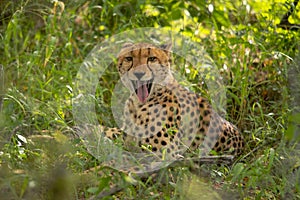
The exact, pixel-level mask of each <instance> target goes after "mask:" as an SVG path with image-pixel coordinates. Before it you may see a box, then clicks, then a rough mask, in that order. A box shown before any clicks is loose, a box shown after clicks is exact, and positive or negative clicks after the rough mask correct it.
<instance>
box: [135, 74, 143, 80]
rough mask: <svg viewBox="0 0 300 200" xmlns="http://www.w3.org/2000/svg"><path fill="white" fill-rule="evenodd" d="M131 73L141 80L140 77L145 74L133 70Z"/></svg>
mask: <svg viewBox="0 0 300 200" xmlns="http://www.w3.org/2000/svg"><path fill="white" fill-rule="evenodd" d="M133 74H134V75H135V76H136V77H137V78H138V80H141V78H142V77H143V76H144V75H145V72H134V73H133Z"/></svg>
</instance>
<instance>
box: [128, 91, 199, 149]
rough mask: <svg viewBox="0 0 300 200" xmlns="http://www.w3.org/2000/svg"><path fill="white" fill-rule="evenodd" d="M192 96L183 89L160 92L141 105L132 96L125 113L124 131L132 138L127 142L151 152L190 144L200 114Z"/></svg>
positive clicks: (197, 125) (194, 97) (197, 126)
mask: <svg viewBox="0 0 300 200" xmlns="http://www.w3.org/2000/svg"><path fill="white" fill-rule="evenodd" d="M191 94H193V93H190V92H188V91H187V90H185V89H182V88H178V89H175V90H172V91H171V90H168V89H165V90H164V89H162V90H159V91H156V92H153V94H152V96H151V97H150V98H149V99H148V100H147V102H146V103H144V104H142V103H140V102H138V101H136V99H135V97H134V96H131V97H130V98H129V100H128V101H127V103H126V108H125V112H124V114H125V126H124V130H125V132H126V133H127V135H131V136H133V137H129V138H130V139H128V140H129V141H131V142H135V143H137V144H138V145H139V146H142V145H146V146H147V145H151V150H152V151H154V152H155V151H162V149H166V151H167V152H171V151H174V150H178V149H180V148H179V146H180V144H183V143H190V142H191V141H192V139H193V138H194V136H195V134H196V132H197V131H198V128H199V113H200V111H199V107H198V106H197V103H196V102H197V101H196V96H195V95H194V96H193V95H191ZM193 100H194V102H193Z"/></svg>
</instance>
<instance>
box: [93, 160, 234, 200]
mask: <svg viewBox="0 0 300 200" xmlns="http://www.w3.org/2000/svg"><path fill="white" fill-rule="evenodd" d="M233 160H234V156H232V155H222V156H202V157H200V158H196V157H195V158H182V159H178V160H175V161H174V162H172V163H171V164H170V165H169V166H168V167H178V166H186V167H189V166H192V165H193V164H197V165H199V166H200V165H203V164H231V163H232V162H233ZM92 170H95V168H93V169H92ZM159 170H160V169H158V170H155V171H151V172H145V173H138V174H135V175H136V176H137V177H138V178H140V179H142V178H147V177H149V176H151V175H153V176H156V173H157V172H158V171H159ZM89 171H91V170H89ZM123 189H125V187H124V186H123V187H122V186H118V185H114V186H112V187H111V188H110V190H105V191H102V192H100V193H99V194H98V195H95V196H92V197H91V198H89V199H90V200H94V199H102V198H104V197H106V196H110V195H113V194H116V193H117V192H120V191H122V190H123Z"/></svg>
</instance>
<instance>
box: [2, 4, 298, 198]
mask: <svg viewBox="0 0 300 200" xmlns="http://www.w3.org/2000/svg"><path fill="white" fill-rule="evenodd" d="M295 2H297V1H290V0H286V1H285V0H272V1H267V0H265V1H256V0H248V1H247V0H244V1H237V0H218V1H201V0H197V1H173V0H167V1H125V0H118V1H117V0H112V1H105V0H103V1H102V0H91V1H83V0H74V1H68V0H65V1H57V0H47V1H43V0H22V1H10V0H4V1H1V2H0V41H1V42H0V64H1V67H0V81H1V83H0V95H1V104H2V105H1V104H0V106H2V108H1V112H0V180H1V181H0V197H1V199H86V198H90V197H92V196H93V195H96V194H97V193H99V192H100V191H102V190H103V189H104V188H107V187H108V185H109V182H114V183H119V184H124V186H127V188H126V189H125V190H123V191H122V192H120V193H117V194H115V195H114V196H111V197H107V198H108V199H110V198H111V199H114V198H115V199H116V198H120V199H137V198H140V199H185V198H186V197H189V198H190V199H201V198H200V197H203V198H204V196H205V197H206V198H207V197H208V198H210V199H227V198H228V199H233V198H236V199H299V198H300V168H299V166H300V159H299V157H300V152H299V149H300V147H299V144H298V143H299V121H300V115H299V109H300V107H299V102H300V89H299V88H300V82H299V80H300V77H299V76H300V73H299V71H300V69H299V66H300V57H299V41H300V30H299V28H300V27H299V24H300V5H297V4H295ZM293 6H295V8H294V10H293V12H290V13H289V11H291V10H290V9H291V8H293ZM287 13H289V16H288V18H287V21H286V20H285V21H284V20H282V19H283V17H284V16H285V15H286V14H287ZM139 27H169V28H170V29H172V30H175V31H177V32H178V33H181V34H183V35H185V36H188V37H190V38H192V39H193V40H194V41H196V42H199V43H201V45H202V46H203V47H204V49H205V50H206V51H207V52H208V54H209V55H210V56H211V58H212V59H213V60H214V62H215V64H216V66H218V68H219V70H220V72H221V74H222V78H223V79H224V82H225V83H226V90H227V91H226V92H227V107H226V109H227V115H226V117H227V118H228V119H229V120H230V121H232V122H234V123H235V124H236V125H237V126H238V128H239V129H240V130H241V131H242V134H243V135H244V136H245V139H246V143H247V145H246V148H245V153H244V154H243V155H242V156H241V157H240V158H238V159H237V161H236V162H235V163H234V164H233V165H230V166H227V165H222V166H215V165H209V166H201V167H198V168H196V169H194V170H189V169H188V168H182V167H180V168H173V169H164V170H162V172H161V176H160V179H158V180H156V181H154V180H152V179H151V177H150V178H148V179H146V180H139V179H136V180H135V179H134V178H132V177H130V176H127V175H122V174H120V175H116V176H115V177H113V179H111V178H110V176H101V177H99V176H97V173H96V172H87V171H86V170H88V169H90V168H92V167H94V166H96V165H98V164H99V163H98V161H97V160H96V159H95V158H93V157H92V156H91V155H90V154H89V153H88V152H87V150H86V149H85V147H84V146H83V145H82V143H81V141H80V140H79V139H78V138H77V137H76V136H75V135H74V133H73V131H72V130H71V128H70V127H72V126H73V125H74V121H73V116H72V98H73V92H72V90H73V87H74V85H73V84H74V79H75V77H76V74H77V71H78V69H79V67H80V65H81V63H82V62H83V60H84V58H85V57H86V56H87V55H88V54H89V52H90V51H91V50H92V49H93V47H94V46H96V45H97V44H99V43H100V42H102V41H103V40H104V39H105V38H108V37H110V36H112V35H114V34H117V33H120V32H122V31H126V30H131V29H133V28H139ZM2 67H3V69H2ZM179 67H180V66H179ZM1 76H2V77H1ZM116 81H117V73H116V71H115V70H111V71H109V72H108V73H107V74H105V76H104V77H103V78H102V79H101V80H100V83H99V88H97V97H98V99H97V101H98V107H97V112H98V113H99V121H100V122H101V123H103V124H105V125H108V126H112V125H114V121H113V117H112V116H111V114H110V115H108V114H107V113H110V106H109V103H110V96H111V93H112V91H113V88H114V84H112V83H115V82H116ZM189 81H191V83H193V84H194V85H193V86H195V87H196V89H197V87H198V90H199V91H202V90H201V88H200V87H201V84H199V78H198V77H197V76H191V77H189ZM101 170H103V172H104V173H109V170H108V172H106V170H107V169H101ZM132 179H134V180H132ZM133 182H134V183H135V185H133V184H130V183H133Z"/></svg>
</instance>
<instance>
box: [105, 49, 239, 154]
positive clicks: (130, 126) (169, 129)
mask: <svg viewBox="0 0 300 200" xmlns="http://www.w3.org/2000/svg"><path fill="white" fill-rule="evenodd" d="M171 46H172V45H171V44H168V45H162V46H155V45H153V44H149V43H135V44H134V43H126V44H124V45H123V47H122V49H121V51H120V53H119V55H118V57H117V69H118V72H119V74H120V77H121V81H122V83H123V85H124V86H125V87H126V88H127V89H129V90H130V92H131V95H130V97H129V98H128V100H127V101H126V103H125V108H124V125H123V127H121V128H120V129H119V128H108V129H107V130H106V131H105V133H104V134H105V136H106V137H108V138H110V139H112V140H113V139H115V138H118V137H121V138H122V140H123V141H124V145H125V146H127V148H128V149H133V148H132V146H135V147H138V149H139V148H140V149H141V150H145V149H147V150H149V151H151V152H153V153H155V154H156V155H157V156H159V157H161V158H162V157H164V156H165V155H168V156H170V157H172V158H175V157H176V156H178V155H182V154H184V152H185V151H187V150H188V151H194V150H197V149H202V150H203V151H202V155H203V154H206V153H209V152H210V151H211V150H213V151H215V152H219V153H222V154H232V155H238V154H240V153H241V152H242V149H243V147H244V141H243V137H242V135H241V134H240V133H239V131H238V129H237V128H236V126H234V125H233V124H231V123H230V122H228V121H226V120H225V119H223V118H222V117H220V116H219V115H218V114H217V113H216V112H215V111H214V110H213V109H212V106H211V105H210V104H209V101H208V100H207V99H205V98H203V97H201V96H199V95H198V94H195V93H193V92H190V91H189V90H188V89H186V88H185V87H183V86H181V85H180V84H179V83H178V82H177V81H176V80H175V78H174V77H173V75H172V72H171Z"/></svg>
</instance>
